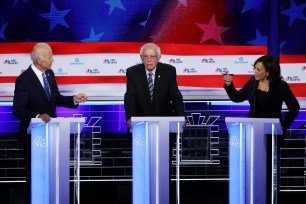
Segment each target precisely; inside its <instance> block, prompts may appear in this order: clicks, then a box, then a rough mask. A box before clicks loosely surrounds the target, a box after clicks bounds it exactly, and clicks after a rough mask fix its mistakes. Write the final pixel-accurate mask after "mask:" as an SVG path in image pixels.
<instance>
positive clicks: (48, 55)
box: [39, 49, 54, 70]
mask: <svg viewBox="0 0 306 204" xmlns="http://www.w3.org/2000/svg"><path fill="white" fill-rule="evenodd" d="M53 61H54V60H53V53H52V50H49V49H48V50H46V51H44V53H43V56H42V57H40V60H39V62H40V65H41V66H42V67H43V69H44V70H47V69H51V67H52V63H53Z"/></svg>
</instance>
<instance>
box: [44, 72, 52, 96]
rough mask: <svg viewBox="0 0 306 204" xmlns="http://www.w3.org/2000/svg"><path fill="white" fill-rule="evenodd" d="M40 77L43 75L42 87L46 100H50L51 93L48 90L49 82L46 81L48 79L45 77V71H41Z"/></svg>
mask: <svg viewBox="0 0 306 204" xmlns="http://www.w3.org/2000/svg"><path fill="white" fill-rule="evenodd" d="M42 77H43V80H44V89H45V92H46V95H47V97H48V100H50V98H51V94H50V90H49V83H48V80H47V77H46V75H45V73H42Z"/></svg>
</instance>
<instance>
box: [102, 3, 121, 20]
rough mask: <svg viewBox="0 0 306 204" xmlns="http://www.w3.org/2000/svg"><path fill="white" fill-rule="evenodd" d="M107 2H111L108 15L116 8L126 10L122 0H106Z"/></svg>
mask: <svg viewBox="0 0 306 204" xmlns="http://www.w3.org/2000/svg"><path fill="white" fill-rule="evenodd" d="M104 3H105V4H109V5H110V8H109V13H108V15H109V16H110V15H111V14H112V12H113V10H114V9H115V8H120V9H122V10H125V8H124V6H123V4H122V3H121V0H108V1H105V2H104Z"/></svg>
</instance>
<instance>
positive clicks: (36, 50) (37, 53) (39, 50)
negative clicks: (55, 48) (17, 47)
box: [31, 42, 51, 61]
mask: <svg viewBox="0 0 306 204" xmlns="http://www.w3.org/2000/svg"><path fill="white" fill-rule="evenodd" d="M46 50H51V47H50V45H48V44H47V43H42V42H41V43H37V44H36V45H34V47H33V49H32V53H31V59H32V61H34V60H35V59H37V58H40V57H41V56H42V55H43V54H44V51H46Z"/></svg>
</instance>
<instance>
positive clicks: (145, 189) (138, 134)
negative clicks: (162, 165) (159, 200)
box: [132, 123, 150, 204]
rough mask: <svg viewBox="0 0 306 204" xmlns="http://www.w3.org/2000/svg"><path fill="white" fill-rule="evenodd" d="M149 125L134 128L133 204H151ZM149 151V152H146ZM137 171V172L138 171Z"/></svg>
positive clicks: (138, 125) (140, 124) (142, 124)
mask: <svg viewBox="0 0 306 204" xmlns="http://www.w3.org/2000/svg"><path fill="white" fill-rule="evenodd" d="M147 126H148V124H147V123H139V124H137V125H135V126H134V127H133V144H132V145H133V147H132V151H133V155H137V157H134V158H133V167H132V169H133V204H149V203H150V185H149V184H150V175H149V174H147V172H150V171H149V169H150V163H149V162H148V161H150V159H149V155H148V154H147V153H148V152H149V151H150V150H149V147H150V145H148V138H146V136H147V135H148V133H146V131H148V128H147ZM146 149H147V151H146ZM144 166H145V168H143V167H144ZM136 170H137V171H136ZM136 172H137V173H136Z"/></svg>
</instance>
